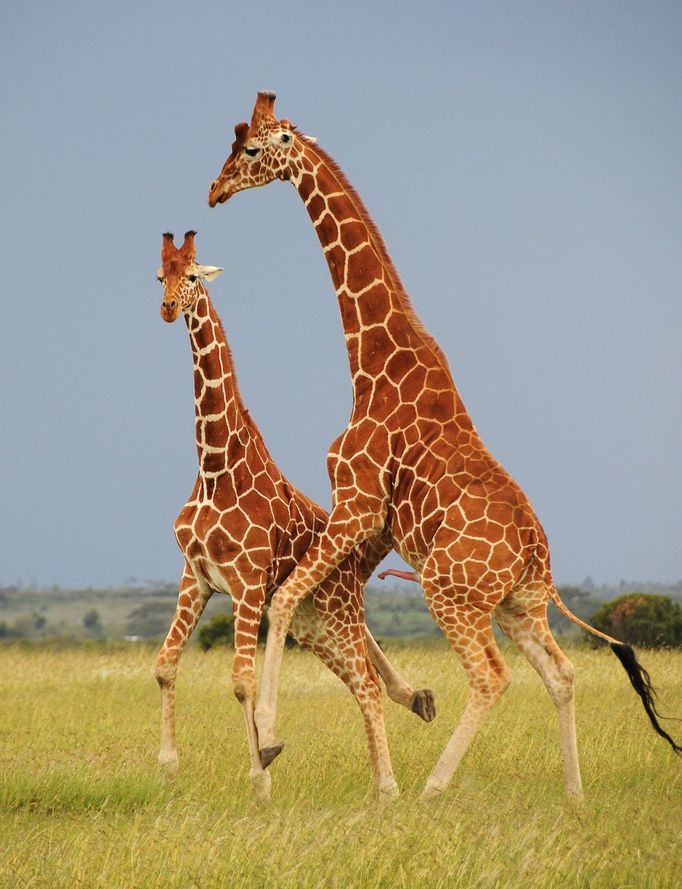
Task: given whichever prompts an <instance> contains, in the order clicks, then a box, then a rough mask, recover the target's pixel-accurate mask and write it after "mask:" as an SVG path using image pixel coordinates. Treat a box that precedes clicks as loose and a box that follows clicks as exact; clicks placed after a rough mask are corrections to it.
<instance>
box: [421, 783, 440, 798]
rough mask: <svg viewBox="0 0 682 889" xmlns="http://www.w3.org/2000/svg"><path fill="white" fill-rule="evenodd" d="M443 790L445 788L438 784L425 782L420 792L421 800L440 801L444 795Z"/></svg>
mask: <svg viewBox="0 0 682 889" xmlns="http://www.w3.org/2000/svg"><path fill="white" fill-rule="evenodd" d="M445 790H446V788H445V787H442V786H441V785H440V784H432V783H431V782H430V781H427V782H426V784H425V785H424V789H423V790H422V792H421V799H423V800H429V799H440V798H441V797H442V796H443V794H444V793H445Z"/></svg>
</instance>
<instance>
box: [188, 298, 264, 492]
mask: <svg viewBox="0 0 682 889" xmlns="http://www.w3.org/2000/svg"><path fill="white" fill-rule="evenodd" d="M185 321H186V323H187V329H188V331H189V339H190V344H191V346H192V357H193V364H194V405H195V427H196V442H197V455H198V458H199V474H200V476H202V477H204V478H206V479H215V478H216V477H218V476H219V475H221V474H222V473H224V472H226V471H228V470H229V469H230V467H231V466H234V465H235V463H236V462H237V461H238V460H239V459H240V457H241V455H242V454H243V452H244V449H245V447H246V445H247V444H248V443H249V442H250V441H251V440H253V439H254V438H257V437H259V433H258V430H257V429H256V428H255V425H254V423H253V421H252V420H251V418H250V416H249V413H248V411H247V410H246V408H245V407H244V405H243V403H242V400H241V396H240V394H239V389H238V386H237V378H236V376H235V372H234V365H233V363H232V355H231V353H230V349H229V346H228V345H227V341H226V339H225V334H224V331H223V327H222V324H221V322H220V319H219V317H218V315H217V313H216V311H215V309H214V308H213V304H212V302H211V300H210V298H209V295H208V293H207V292H206V291H205V290H204V289H203V288H202V292H201V293H200V295H199V296H198V298H197V300H196V302H195V304H194V306H193V308H192V309H191V310H190V311H187V312H185Z"/></svg>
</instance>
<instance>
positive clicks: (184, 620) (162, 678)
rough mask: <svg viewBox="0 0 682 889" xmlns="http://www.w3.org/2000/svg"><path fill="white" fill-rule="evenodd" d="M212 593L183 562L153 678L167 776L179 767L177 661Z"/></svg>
mask: <svg viewBox="0 0 682 889" xmlns="http://www.w3.org/2000/svg"><path fill="white" fill-rule="evenodd" d="M211 594H212V591H211V590H210V589H209V587H208V586H206V585H205V584H200V583H199V582H198V581H197V579H196V577H195V576H194V574H193V573H192V570H191V569H190V567H189V565H187V563H185V568H184V571H183V574H182V579H181V581H180V592H179V595H178V603H177V606H176V608H175V615H174V616H173V620H172V622H171V625H170V629H169V630H168V634H167V636H166V639H165V641H164V643H163V645H162V646H161V648H160V650H159V653H158V655H157V658H156V669H155V675H156V681H157V682H158V683H159V688H160V689H161V749H160V751H159V765H160V766H161V768H162V769H163V770H164V771H165V773H166V774H168V775H169V776H172V775H175V774H176V772H177V770H178V751H177V747H176V744H175V677H176V675H177V669H178V661H179V660H180V655H181V654H182V651H183V649H184V647H185V645H186V644H187V641H188V639H189V637H190V636H191V635H192V631H193V630H194V628H195V627H196V625H197V622H198V621H199V618H200V617H201V615H202V614H203V612H204V608H205V607H206V603H207V602H208V600H209V599H210V598H211Z"/></svg>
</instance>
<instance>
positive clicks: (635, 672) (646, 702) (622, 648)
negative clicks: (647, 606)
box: [548, 583, 682, 755]
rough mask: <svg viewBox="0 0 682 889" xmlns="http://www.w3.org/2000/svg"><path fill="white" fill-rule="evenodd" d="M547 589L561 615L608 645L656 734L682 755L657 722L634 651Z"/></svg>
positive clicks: (646, 679) (648, 684)
mask: <svg viewBox="0 0 682 889" xmlns="http://www.w3.org/2000/svg"><path fill="white" fill-rule="evenodd" d="M548 588H549V594H550V596H551V598H552V601H553V602H554V604H555V605H556V607H557V608H558V609H559V611H560V612H561V613H562V614H564V615H565V616H566V617H567V618H568V619H569V620H572V621H573V623H574V624H577V625H578V626H579V627H580V628H581V629H583V630H585V631H586V632H587V633H591V634H592V635H593V636H598V637H599V638H600V639H604V641H605V642H608V643H609V645H610V646H611V650H612V651H613V653H614V654H615V655H616V657H617V658H618V660H619V661H620V662H621V664H622V665H623V668H624V669H625V672H626V673H627V674H628V678H629V680H630V682H631V683H632V687H633V688H634V690H635V691H636V692H637V694H638V695H639V697H640V698H641V700H642V704H643V706H644V710H645V711H646V714H647V716H648V717H649V720H650V722H651V724H652V726H653V727H654V730H655V731H656V732H658V734H659V735H660V736H661V737H662V738H665V740H666V741H667V742H668V743H669V744H670V746H671V747H672V749H673V750H674V751H675V753H677V754H678V755H679V754H682V747H680V745H679V744H676V743H675V741H674V740H673V739H672V738H671V737H670V735H669V734H668V733H667V732H666V731H665V729H663V728H662V726H661V724H660V722H659V719H664V718H665V717H663V716H661V714H660V713H659V712H658V710H657V709H656V703H655V698H656V689H655V688H654V686H653V685H652V683H651V677H650V676H649V674H648V672H647V671H646V670H645V669H644V667H643V666H642V665H641V664H640V663H639V661H638V660H637V658H636V656H635V651H634V649H633V648H632V646H631V645H627V644H626V643H624V642H619V641H618V640H617V639H614V638H613V637H612V636H608V635H607V634H606V633H602V632H601V630H597V629H596V628H595V627H591V626H590V625H589V624H588V623H585V621H584V620H581V619H580V618H579V617H576V615H575V614H573V612H572V611H569V610H568V608H567V607H566V606H565V605H564V603H563V602H562V601H561V598H560V596H559V593H558V592H557V590H556V587H555V586H554V584H553V583H549V584H548Z"/></svg>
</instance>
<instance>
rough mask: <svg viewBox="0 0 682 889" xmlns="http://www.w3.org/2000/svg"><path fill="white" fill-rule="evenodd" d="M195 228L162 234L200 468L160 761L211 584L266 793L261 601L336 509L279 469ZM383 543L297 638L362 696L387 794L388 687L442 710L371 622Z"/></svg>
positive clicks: (378, 779) (169, 316)
mask: <svg viewBox="0 0 682 889" xmlns="http://www.w3.org/2000/svg"><path fill="white" fill-rule="evenodd" d="M194 237H195V232H192V231H190V232H187V233H186V235H185V238H184V241H183V243H182V245H181V246H180V247H179V248H177V247H176V246H175V244H174V242H173V236H172V234H171V233H170V232H167V233H166V234H165V235H164V236H163V244H162V253H161V268H160V269H159V272H158V278H159V280H160V281H161V283H162V285H163V300H162V303H161V309H160V313H161V317H162V318H163V319H164V320H165V321H168V322H172V321H174V320H176V319H177V318H178V317H179V315H180V314H182V315H183V316H184V318H185V321H186V324H187V328H188V332H189V339H190V345H191V348H192V355H193V374H194V402H195V430H196V446H197V456H198V462H199V471H198V475H197V479H196V482H195V484H194V489H193V491H192V493H191V495H190V498H189V500H188V501H187V503H186V504H185V506H184V507H183V509H182V510H181V512H180V514H179V516H178V518H177V519H176V521H175V526H174V529H175V536H176V539H177V542H178V545H179V547H180V549H181V551H182V553H183V556H184V559H185V565H184V570H183V575H182V579H181V582H180V591H179V596H178V603H177V607H176V611H175V615H174V617H173V621H172V623H171V626H170V629H169V631H168V634H167V636H166V639H165V641H164V643H163V645H162V646H161V649H160V651H159V654H158V657H157V663H156V677H157V680H158V682H159V685H160V688H161V750H160V753H159V762H160V764H161V765H162V766H164V767H166V769H167V770H168V771H170V772H174V771H176V770H177V767H178V754H177V747H176V741H175V682H176V674H177V666H178V661H179V658H180V655H181V653H182V651H183V649H184V646H185V645H186V643H187V641H188V639H189V637H190V635H191V633H192V631H193V630H194V628H195V626H196V624H197V622H198V621H199V619H200V617H201V615H202V613H203V611H204V608H205V606H206V603H207V602H208V600H209V598H210V597H211V595H212V594H213V592H218V593H227V594H229V595H230V596H231V597H232V608H233V613H234V634H235V653H234V659H233V663H232V685H233V689H234V693H235V696H236V697H237V699H238V700H239V702H240V703H241V705H242V709H243V715H244V722H245V727H246V736H247V742H248V747H249V756H250V772H249V774H250V778H251V781H252V784H253V788H254V792H255V793H256V796H257V797H258V798H260V799H265V798H267V797H268V795H269V792H270V776H269V774H268V773H266V772H265V768H266V766H267V765H268V763H269V761H270V760H271V759H272V758H274V756H276V755H277V754H278V753H279V752H280V750H281V749H282V744H281V742H280V741H279V740H278V739H272V738H271V739H269V743H267V744H264V743H262V739H260V738H259V736H258V730H257V726H256V722H255V718H254V713H255V704H256V673H255V653H256V644H257V636H258V629H259V626H260V623H261V617H262V613H263V609H264V607H265V606H266V604H267V603H268V602H269V601H270V599H271V597H272V595H273V594H274V592H275V591H276V590H277V589H278V588H279V586H281V584H282V583H284V581H285V580H286V578H287V577H288V576H289V575H290V574H291V572H292V571H293V570H294V569H295V566H296V564H297V562H298V561H299V560H300V559H301V558H302V557H303V556H304V554H305V552H306V551H307V550H308V549H309V548H310V547H311V546H312V545H313V544H314V541H315V538H316V536H317V535H318V534H319V532H320V531H321V529H322V528H324V526H325V523H326V519H327V514H326V513H325V511H324V510H323V509H322V508H321V507H319V506H318V505H317V504H315V503H313V501H311V500H309V499H308V498H307V497H306V496H305V495H304V494H302V493H301V492H300V491H298V490H297V489H296V488H295V487H294V486H293V485H292V484H291V483H290V482H288V481H287V479H286V478H285V477H284V475H283V474H282V472H281V471H280V470H279V468H278V467H277V465H276V464H275V462H274V460H273V459H272V457H271V456H270V454H269V452H268V450H267V448H266V446H265V443H264V441H263V439H262V437H261V435H260V432H259V431H258V428H257V427H256V424H255V423H254V421H253V419H252V418H251V416H250V414H249V413H248V411H247V410H246V408H245V406H244V404H243V402H242V399H241V395H240V392H239V388H238V385H237V380H236V376H235V371H234V366H233V362H232V356H231V354H230V349H229V346H228V343H227V340H226V337H225V333H224V329H223V326H222V323H221V321H220V319H219V317H218V314H217V312H216V310H215V308H214V306H213V303H212V302H211V299H210V297H209V294H208V292H207V290H206V288H205V287H204V284H203V281H204V280H212V279H214V278H215V277H217V275H218V274H220V272H221V271H222V269H220V268H218V267H215V266H205V265H200V264H198V263H197V262H196V258H195V244H194ZM385 552H386V547H384V548H372V547H367V548H366V549H365V550H364V551H363V552H360V553H352V554H350V555H349V557H348V558H347V559H345V560H344V561H343V562H342V564H340V565H339V566H338V569H337V570H336V571H335V572H334V573H333V574H332V575H330V576H329V577H327V578H326V579H325V581H324V582H323V583H322V584H320V585H319V586H318V587H317V588H316V589H315V590H314V591H312V595H311V596H310V597H309V598H307V599H305V600H304V601H302V602H301V603H300V605H299V607H298V608H297V610H296V611H295V614H294V616H293V621H292V624H291V633H292V635H293V636H294V637H295V638H296V639H297V640H298V641H299V642H300V644H301V645H302V646H303V647H305V648H308V649H310V650H312V651H313V652H314V654H315V655H317V657H318V658H320V660H321V661H322V662H323V663H324V664H325V665H326V666H327V667H328V668H329V669H330V670H332V671H333V672H334V673H335V674H336V675H337V676H338V677H339V678H340V679H341V680H342V681H343V682H344V683H345V684H346V686H347V687H348V688H349V689H350V691H351V692H352V694H353V695H354V696H355V698H356V699H357V702H358V705H359V707H360V710H361V713H362V718H363V721H364V725H365V731H366V734H367V743H368V748H369V759H370V769H371V774H372V781H373V785H374V788H375V789H376V791H377V793H378V794H379V795H380V796H384V797H391V796H394V795H395V794H396V793H397V785H396V783H395V779H394V777H393V773H392V769H391V761H390V756H389V751H388V744H387V741H386V734H385V729H384V723H383V710H382V701H381V687H380V683H379V678H378V676H377V673H378V674H379V676H381V678H382V679H383V680H384V682H385V684H386V688H387V691H388V693H389V695H390V696H391V697H392V698H393V699H394V700H395V701H397V702H398V703H400V704H402V705H403V706H405V707H406V708H407V709H409V710H413V711H415V712H417V713H418V715H420V716H421V717H422V718H423V719H424V720H425V721H427V722H428V721H430V720H431V719H433V717H434V716H435V708H434V704H433V695H432V694H431V692H430V691H429V690H428V689H417V690H414V689H412V688H411V687H410V686H409V685H408V684H407V683H406V682H405V681H404V680H403V679H402V678H401V677H400V676H399V675H398V673H397V672H396V671H395V670H394V668H393V667H392V665H391V663H390V662H389V661H388V659H387V658H386V656H385V655H384V654H383V652H382V651H381V649H380V648H379V646H378V645H377V643H376V641H375V640H374V639H373V638H372V636H371V634H370V633H369V631H368V630H367V628H366V626H365V623H364V603H363V587H364V583H365V581H366V579H367V578H368V577H369V575H370V574H371V572H372V571H373V570H374V567H375V566H376V564H377V563H378V561H379V560H380V559H381V558H382V557H383V555H385Z"/></svg>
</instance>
